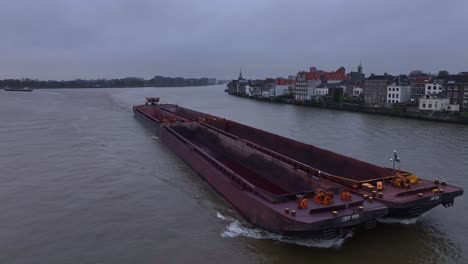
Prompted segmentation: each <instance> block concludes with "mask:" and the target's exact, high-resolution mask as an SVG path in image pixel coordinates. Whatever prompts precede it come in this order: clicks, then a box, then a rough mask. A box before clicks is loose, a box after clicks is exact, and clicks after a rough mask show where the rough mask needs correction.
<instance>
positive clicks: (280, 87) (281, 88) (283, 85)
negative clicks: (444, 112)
mask: <svg viewBox="0 0 468 264" xmlns="http://www.w3.org/2000/svg"><path fill="white" fill-rule="evenodd" d="M293 87H294V79H289V78H288V79H283V78H277V79H276V81H275V85H274V86H273V87H272V88H271V89H270V96H271V97H276V96H283V95H286V94H288V93H289V92H290V91H292V89H293Z"/></svg>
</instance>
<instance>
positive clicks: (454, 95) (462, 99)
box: [443, 74, 468, 111]
mask: <svg viewBox="0 0 468 264" xmlns="http://www.w3.org/2000/svg"><path fill="white" fill-rule="evenodd" d="M444 78H445V81H444V83H443V95H444V96H446V97H447V98H449V99H450V104H455V105H458V106H459V108H460V111H468V75H465V74H458V75H448V76H445V77H444Z"/></svg>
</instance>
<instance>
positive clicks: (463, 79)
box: [444, 74, 468, 84]
mask: <svg viewBox="0 0 468 264" xmlns="http://www.w3.org/2000/svg"><path fill="white" fill-rule="evenodd" d="M444 83H447V84H451V83H468V75H462V74H457V75H448V76H445V82H444Z"/></svg>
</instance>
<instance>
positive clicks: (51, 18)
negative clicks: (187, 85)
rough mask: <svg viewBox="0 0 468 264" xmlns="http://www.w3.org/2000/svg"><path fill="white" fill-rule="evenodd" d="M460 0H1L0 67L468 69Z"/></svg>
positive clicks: (37, 70) (176, 71) (24, 70)
mask: <svg viewBox="0 0 468 264" xmlns="http://www.w3.org/2000/svg"><path fill="white" fill-rule="evenodd" d="M467 12H468V1H466V0H460V1H458V0H447V1H440V0H411V1H410V0H404V1H402V0H393V1H380V0H367V1H357V0H352V1H351V0H327V1H312V0H305V1H293V0H291V1H284V0H283V1H279V0H278V1H276V0H231V1H224V0H213V1H208V0H206V1H204V0H167V1H161V0H159V1H158V0H0V36H1V37H0V78H2V79H3V78H22V77H29V78H39V79H74V78H100V77H103V78H113V77H125V76H137V77H145V78H149V77H152V76H154V75H156V74H158V75H166V76H184V77H204V76H206V77H217V78H221V79H222V78H226V79H228V78H235V77H236V76H237V74H238V71H239V67H242V69H243V72H244V75H245V77H248V78H259V77H267V76H272V77H276V76H287V75H288V74H295V73H296V72H297V71H299V70H303V69H308V67H309V66H311V65H315V66H317V67H318V68H321V69H324V70H335V69H336V68H338V67H339V66H344V67H345V68H346V70H347V71H349V70H351V69H353V70H355V67H356V66H357V65H358V64H359V61H360V60H362V63H363V66H364V71H365V72H366V73H370V72H375V73H383V72H388V73H394V74H396V73H406V72H408V71H410V70H412V69H422V70H424V71H430V72H436V71H438V70H440V69H447V70H449V71H451V72H459V71H468V27H467V26H468V15H467Z"/></svg>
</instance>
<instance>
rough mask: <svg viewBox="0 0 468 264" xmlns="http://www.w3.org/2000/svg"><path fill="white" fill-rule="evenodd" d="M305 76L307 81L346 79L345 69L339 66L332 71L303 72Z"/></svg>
mask: <svg viewBox="0 0 468 264" xmlns="http://www.w3.org/2000/svg"><path fill="white" fill-rule="evenodd" d="M305 78H306V80H307V81H318V80H322V79H325V80H329V81H343V80H346V79H347V78H346V74H345V69H344V68H343V67H340V68H339V69H338V70H336V71H334V72H324V71H314V72H305Z"/></svg>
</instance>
